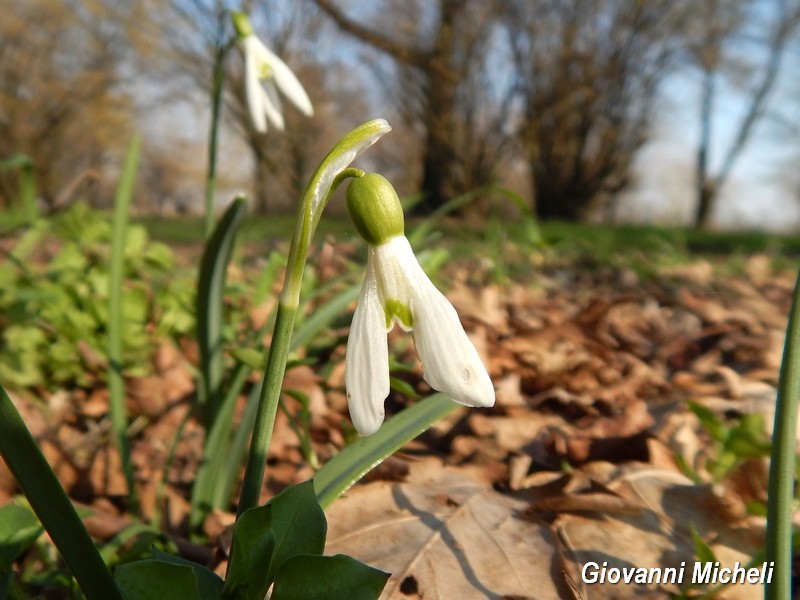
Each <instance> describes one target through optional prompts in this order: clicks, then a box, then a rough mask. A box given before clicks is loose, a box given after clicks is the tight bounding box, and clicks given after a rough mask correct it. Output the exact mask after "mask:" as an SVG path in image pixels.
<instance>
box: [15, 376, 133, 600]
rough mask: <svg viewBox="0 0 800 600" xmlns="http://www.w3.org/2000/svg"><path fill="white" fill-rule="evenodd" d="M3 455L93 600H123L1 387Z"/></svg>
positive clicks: (80, 582) (60, 550)
mask: <svg viewBox="0 0 800 600" xmlns="http://www.w3.org/2000/svg"><path fill="white" fill-rule="evenodd" d="M0 455H2V457H3V459H4V460H5V461H6V464H7V465H8V468H9V469H10V470H11V473H12V474H13V475H14V478H15V479H16V480H17V483H18V484H19V486H20V488H21V489H22V492H23V493H24V494H25V497H26V498H27V499H28V502H30V504H31V507H32V508H33V510H34V512H35V513H36V516H37V517H39V520H40V521H41V523H42V525H43V526H44V528H45V529H46V530H47V533H49V534H50V538H51V539H52V540H53V542H54V543H55V545H56V548H58V551H59V552H61V555H62V556H63V557H64V559H65V560H66V561H67V564H68V565H69V568H70V569H71V570H72V574H73V575H75V579H76V580H77V581H78V585H79V586H81V590H83V593H84V594H85V595H86V597H87V598H88V599H89V600H122V595H121V594H120V592H119V590H118V589H117V586H116V585H115V584H114V580H113V578H112V577H111V572H110V571H109V570H108V568H107V567H106V565H105V563H104V562H103V560H102V559H101V558H100V554H99V553H98V551H97V548H95V545H94V542H92V538H91V537H89V533H88V532H87V531H86V528H85V527H84V526H83V523H82V522H81V519H80V517H78V513H77V512H75V507H73V506H72V503H71V502H70V501H69V498H68V497H67V493H66V492H65V491H64V488H63V487H61V484H60V483H59V482H58V479H57V478H56V476H55V473H53V470H52V469H51V468H50V465H49V464H47V460H45V458H44V455H43V454H42V451H41V450H40V449H39V446H38V445H37V444H36V441H35V440H34V439H33V436H31V433H30V431H28V428H27V427H26V426H25V422H24V421H23V420H22V417H21V416H20V414H19V412H18V411H17V408H16V407H15V406H14V404H13V403H12V402H11V398H9V397H8V394H7V393H6V391H5V389H3V388H2V386H0Z"/></svg>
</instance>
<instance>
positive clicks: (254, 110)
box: [232, 12, 314, 133]
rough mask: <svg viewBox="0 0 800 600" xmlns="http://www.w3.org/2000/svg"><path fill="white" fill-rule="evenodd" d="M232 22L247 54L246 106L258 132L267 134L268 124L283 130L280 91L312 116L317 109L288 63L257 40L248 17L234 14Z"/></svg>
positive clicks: (243, 50)
mask: <svg viewBox="0 0 800 600" xmlns="http://www.w3.org/2000/svg"><path fill="white" fill-rule="evenodd" d="M232 19H233V26H234V28H235V29H236V35H237V37H238V40H239V45H240V47H241V49H242V53H243V54H244V70H245V74H244V77H245V93H246V95H247V107H248V109H249V111H250V118H251V120H252V122H253V127H255V128H256V131H260V132H261V133H265V132H266V131H267V122H268V121H269V123H270V124H271V125H272V126H273V127H275V128H276V129H281V130H282V129H283V128H284V121H283V113H282V112H281V101H280V98H279V96H278V92H280V93H281V94H283V95H284V96H285V97H286V98H288V99H289V101H290V102H291V103H292V104H294V105H295V106H296V107H297V109H298V110H299V111H300V112H302V113H303V114H304V115H306V116H307V117H310V116H312V115H313V114H314V108H313V107H312V106H311V100H309V99H308V94H306V91H305V90H304V89H303V86H302V85H301V84H300V81H299V80H298V79H297V77H296V76H295V74H294V73H292V70H291V69H290V68H289V67H288V66H287V65H286V63H285V62H283V61H282V60H281V59H280V58H278V56H277V55H276V54H275V53H274V52H272V51H271V50H270V49H269V48H267V47H266V46H265V45H264V44H263V43H262V41H261V40H260V39H258V37H256V35H255V34H254V33H253V26H252V24H251V23H250V19H249V18H248V17H247V15H245V14H244V13H241V12H234V13H233V14H232Z"/></svg>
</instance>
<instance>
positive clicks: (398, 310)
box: [383, 299, 414, 331]
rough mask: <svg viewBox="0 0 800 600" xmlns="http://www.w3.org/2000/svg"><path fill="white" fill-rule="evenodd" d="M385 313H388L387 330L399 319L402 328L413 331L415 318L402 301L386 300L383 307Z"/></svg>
mask: <svg viewBox="0 0 800 600" xmlns="http://www.w3.org/2000/svg"><path fill="white" fill-rule="evenodd" d="M383 312H384V313H386V329H389V328H391V326H392V319H397V322H398V323H399V324H400V327H402V328H403V329H405V330H406V331H411V329H412V328H413V327H414V317H413V316H412V315H411V308H410V307H409V306H408V305H406V304H403V303H402V302H400V300H394V299H388V300H386V302H385V303H384V305H383Z"/></svg>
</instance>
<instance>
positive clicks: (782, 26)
mask: <svg viewBox="0 0 800 600" xmlns="http://www.w3.org/2000/svg"><path fill="white" fill-rule="evenodd" d="M695 11H696V13H695V15H694V16H693V18H692V20H691V22H690V26H689V27H687V31H686V36H685V41H686V50H687V53H688V54H689V57H690V60H691V61H692V63H693V64H695V65H696V66H697V67H698V68H699V69H700V73H701V92H700V111H699V125H700V141H699V143H698V147H697V155H696V161H695V164H696V176H695V189H696V197H697V200H696V209H695V218H694V223H695V225H696V226H697V227H705V226H707V225H708V222H709V218H710V216H711V212H712V209H713V207H714V204H715V202H716V199H717V197H718V194H719V190H720V188H721V187H722V186H723V185H724V184H725V182H726V181H727V180H728V177H729V176H730V174H731V171H732V169H733V167H734V166H735V164H736V162H737V160H738V159H739V157H740V156H741V153H742V151H743V150H744V148H745V146H746V145H747V143H748V141H749V140H750V139H751V137H752V135H753V132H754V130H755V126H756V125H757V123H758V122H759V121H760V120H761V119H762V118H763V117H764V115H765V113H766V109H767V100H768V98H769V95H770V93H771V91H772V89H773V88H774V86H775V82H776V80H777V78H778V74H779V73H780V69H781V62H782V59H783V55H784V52H785V50H786V47H787V44H788V42H789V41H790V39H791V38H792V36H793V35H794V34H795V33H796V32H797V28H798V24H800V4H798V3H797V2H796V1H795V0H792V1H791V2H790V0H768V1H765V0H707V1H705V2H701V3H697V5H696V7H695ZM745 48H747V50H745ZM759 57H762V58H761V61H760V62H759V60H758V58H759ZM726 80H727V83H728V84H729V85H733V86H734V87H736V83H735V82H736V81H744V82H746V83H745V84H744V86H738V87H740V88H741V89H740V90H739V94H740V95H741V96H742V97H743V98H744V101H743V102H744V106H745V110H744V114H743V115H742V117H741V119H740V120H739V121H738V122H735V123H734V124H733V129H734V136H733V139H732V141H731V142H730V144H729V145H728V146H727V148H725V149H724V150H723V151H722V153H721V156H722V158H721V160H720V161H719V165H720V166H719V169H718V170H717V171H716V172H713V171H712V168H711V160H710V159H711V147H712V146H713V145H714V143H715V139H714V135H713V134H714V131H713V128H712V122H713V120H714V116H715V113H716V111H717V109H718V103H719V94H720V89H721V84H724V83H726Z"/></svg>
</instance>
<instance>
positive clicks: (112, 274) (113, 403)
mask: <svg viewBox="0 0 800 600" xmlns="http://www.w3.org/2000/svg"><path fill="white" fill-rule="evenodd" d="M140 148H141V138H140V137H139V136H138V135H137V136H135V137H134V138H133V140H131V144H130V147H129V148H128V154H127V156H126V157H125V164H124V166H123V168H122V177H121V178H120V181H119V184H118V185H117V194H116V197H115V199H114V216H113V220H112V224H111V265H110V268H109V276H108V394H109V406H110V409H111V424H112V428H113V430H114V439H115V441H116V444H117V449H118V450H119V454H120V457H121V459H122V469H123V471H124V472H125V480H126V482H127V484H128V499H129V502H130V505H131V510H132V511H133V512H134V513H137V512H139V509H138V501H137V497H136V488H135V487H134V478H133V465H132V464H131V453H130V443H129V441H128V434H127V431H128V418H127V416H126V414H125V382H124V380H123V377H122V330H123V327H124V322H123V311H122V285H123V279H124V275H125V238H126V234H127V230H128V217H129V214H130V206H131V198H132V197H133V187H134V183H135V182H136V169H137V165H138V164H139V150H140Z"/></svg>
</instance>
